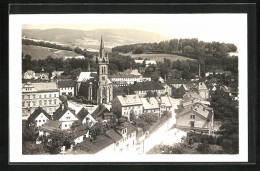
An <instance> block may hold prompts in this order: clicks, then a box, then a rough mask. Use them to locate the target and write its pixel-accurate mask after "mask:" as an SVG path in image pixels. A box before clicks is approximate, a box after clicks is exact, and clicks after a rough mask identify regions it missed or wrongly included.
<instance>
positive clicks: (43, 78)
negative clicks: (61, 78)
mask: <svg viewBox="0 0 260 171" xmlns="http://www.w3.org/2000/svg"><path fill="white" fill-rule="evenodd" d="M34 78H35V79H39V80H41V81H49V73H47V72H45V70H44V68H42V71H41V72H40V73H35V77H34Z"/></svg>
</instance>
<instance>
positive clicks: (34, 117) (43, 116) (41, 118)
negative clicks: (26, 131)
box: [28, 107, 52, 127]
mask: <svg viewBox="0 0 260 171" xmlns="http://www.w3.org/2000/svg"><path fill="white" fill-rule="evenodd" d="M51 119H52V118H51V115H49V114H48V113H47V112H46V111H45V110H44V109H43V108H41V107H38V108H36V109H35V111H34V112H33V113H32V114H31V115H30V116H29V118H28V121H29V122H30V123H32V122H35V123H36V126H37V127H40V126H42V125H43V124H44V123H45V122H47V120H51Z"/></svg>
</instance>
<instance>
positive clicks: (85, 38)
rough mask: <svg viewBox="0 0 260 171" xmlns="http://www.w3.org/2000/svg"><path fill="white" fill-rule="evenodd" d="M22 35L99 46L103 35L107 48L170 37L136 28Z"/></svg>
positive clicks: (37, 31)
mask: <svg viewBox="0 0 260 171" xmlns="http://www.w3.org/2000/svg"><path fill="white" fill-rule="evenodd" d="M22 35H23V36H26V37H28V38H36V39H40V40H47V41H53V42H60V43H64V44H68V45H71V46H79V47H85V46H87V47H90V48H95V49H96V48H98V46H99V42H100V37H101V36H103V39H104V40H105V46H106V48H112V47H115V46H120V45H127V44H135V43H152V42H160V41H163V40H169V38H168V37H166V36H162V35H159V34H157V33H152V32H148V31H141V30H136V29H95V30H76V29H75V30H72V29H61V28H53V29H45V30H40V29H23V30H22Z"/></svg>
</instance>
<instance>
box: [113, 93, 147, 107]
mask: <svg viewBox="0 0 260 171" xmlns="http://www.w3.org/2000/svg"><path fill="white" fill-rule="evenodd" d="M117 98H118V100H119V101H120V103H121V105H122V106H128V105H142V101H141V100H140V98H139V97H138V96H137V95H125V96H117Z"/></svg>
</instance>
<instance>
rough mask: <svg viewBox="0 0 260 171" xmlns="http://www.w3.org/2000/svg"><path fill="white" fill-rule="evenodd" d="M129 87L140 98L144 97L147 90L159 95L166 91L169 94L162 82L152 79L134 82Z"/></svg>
mask: <svg viewBox="0 0 260 171" xmlns="http://www.w3.org/2000/svg"><path fill="white" fill-rule="evenodd" d="M130 88H131V89H133V90H134V93H135V94H136V95H138V96H139V97H141V98H142V97H145V96H146V95H147V93H148V91H150V92H152V93H153V94H156V96H161V95H165V94H168V93H169V94H171V92H167V91H169V88H167V90H166V87H164V85H163V84H161V83H157V82H154V81H148V82H140V83H136V84H134V85H131V87H130Z"/></svg>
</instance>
